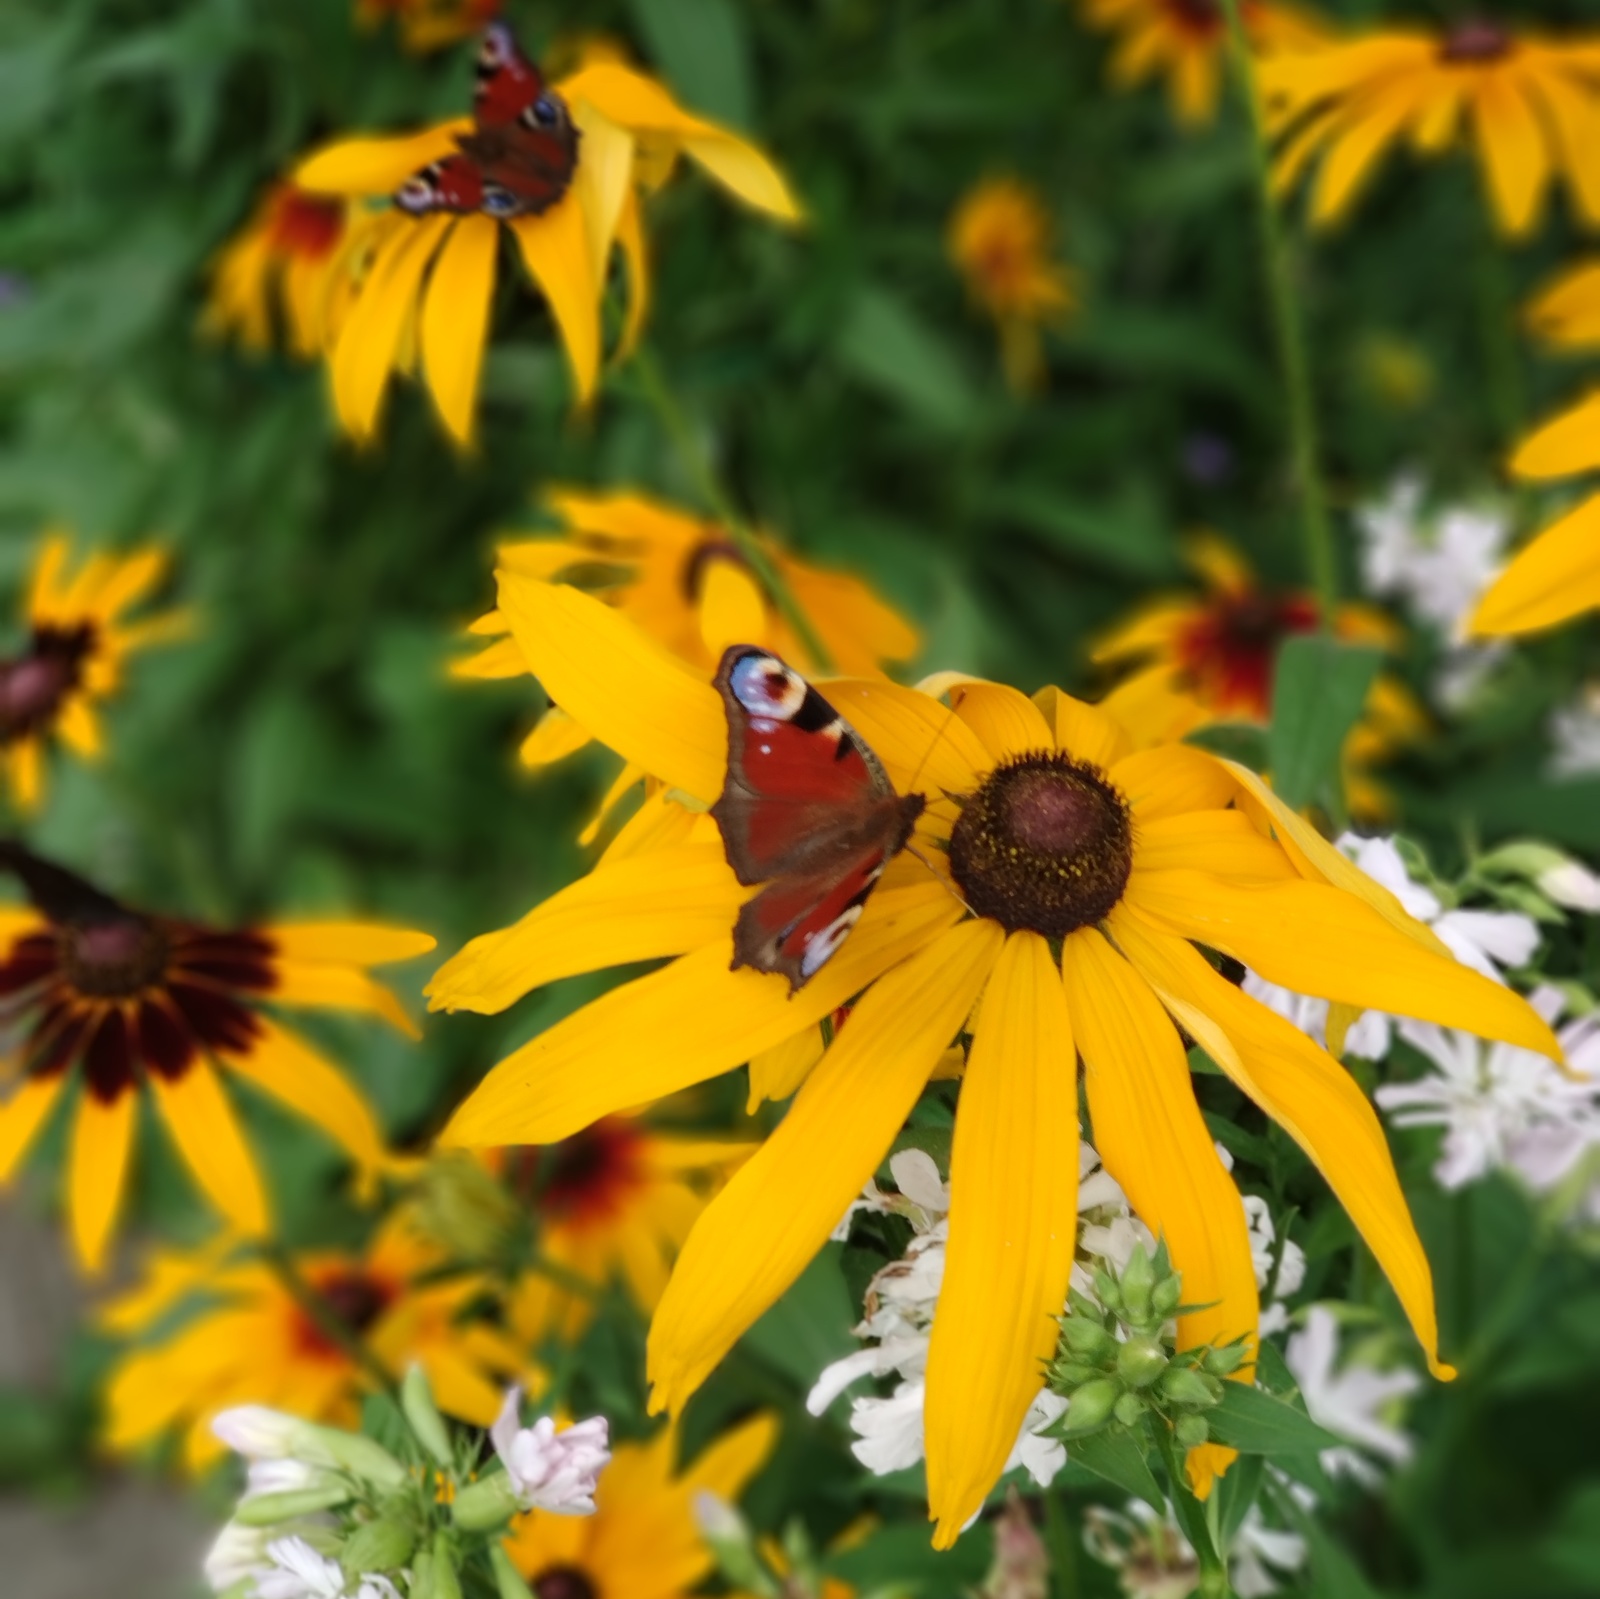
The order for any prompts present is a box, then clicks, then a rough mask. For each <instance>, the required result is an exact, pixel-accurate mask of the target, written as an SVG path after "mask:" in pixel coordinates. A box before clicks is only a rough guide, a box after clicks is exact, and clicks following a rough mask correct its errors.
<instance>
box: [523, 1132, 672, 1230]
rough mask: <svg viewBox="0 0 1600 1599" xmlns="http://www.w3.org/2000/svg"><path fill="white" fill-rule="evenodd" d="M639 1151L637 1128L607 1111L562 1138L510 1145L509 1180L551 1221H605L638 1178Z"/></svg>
mask: <svg viewBox="0 0 1600 1599" xmlns="http://www.w3.org/2000/svg"><path fill="white" fill-rule="evenodd" d="M640 1154H641V1150H640V1137H639V1133H638V1131H637V1130H636V1129H635V1128H634V1127H633V1126H632V1125H631V1124H630V1123H629V1122H627V1121H626V1120H625V1119H623V1118H622V1117H619V1116H607V1117H603V1118H602V1119H601V1120H600V1121H597V1122H596V1123H595V1124H594V1125H593V1126H592V1127H586V1128H585V1129H584V1130H583V1131H582V1132H581V1133H574V1134H573V1136H572V1137H571V1138H564V1139H562V1141H561V1142H560V1143H559V1144H548V1145H542V1146H538V1147H528V1148H519V1149H513V1150H510V1151H508V1158H507V1162H506V1167H505V1172H506V1180H507V1182H508V1183H509V1184H510V1186H511V1188H512V1190H513V1192H515V1193H518V1194H520V1195H521V1196H522V1197H523V1198H524V1199H525V1200H527V1201H528V1203H530V1204H532V1205H534V1206H536V1207H537V1208H538V1210H539V1212H540V1213H541V1214H542V1215H544V1216H546V1217H548V1218H549V1219H550V1220H552V1221H565V1222H576V1223H578V1224H579V1225H582V1224H583V1223H585V1222H595V1221H603V1220H605V1219H607V1218H609V1217H611V1216H614V1215H615V1214H616V1211H617V1208H618V1206H619V1205H621V1203H622V1202H623V1200H624V1199H625V1198H626V1197H627V1195H628V1194H629V1193H630V1192H631V1191H632V1189H633V1188H634V1186H635V1184H636V1183H637V1181H638V1179H639V1177H640V1175H641V1172H640Z"/></svg>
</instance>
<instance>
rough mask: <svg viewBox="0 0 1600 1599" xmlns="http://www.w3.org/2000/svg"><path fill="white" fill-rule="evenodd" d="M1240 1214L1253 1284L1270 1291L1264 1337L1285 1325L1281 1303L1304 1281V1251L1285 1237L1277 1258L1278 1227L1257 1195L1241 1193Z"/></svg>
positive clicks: (1286, 1317)
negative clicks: (1244, 1223) (1245, 1227)
mask: <svg viewBox="0 0 1600 1599" xmlns="http://www.w3.org/2000/svg"><path fill="white" fill-rule="evenodd" d="M1230 1169H1231V1167H1230ZM1244 1214H1245V1220H1246V1221H1247V1222H1248V1223H1249V1226H1250V1261H1251V1264H1252V1265H1253V1266H1254V1267H1255V1271H1256V1287H1257V1288H1259V1289H1261V1290H1263V1291H1265V1290H1266V1289H1267V1288H1268V1287H1269V1286H1270V1287H1271V1290H1272V1294H1271V1298H1270V1300H1269V1302H1268V1303H1266V1304H1264V1305H1263V1306H1262V1307H1261V1323H1260V1326H1259V1329H1258V1330H1259V1332H1260V1334H1261V1336H1262V1337H1263V1338H1266V1337H1269V1336H1271V1334H1273V1333H1275V1332H1282V1331H1283V1329H1284V1328H1285V1327H1287V1326H1288V1325H1289V1311H1288V1308H1287V1307H1286V1306H1285V1305H1284V1303H1283V1302H1284V1300H1285V1299H1287V1298H1288V1297H1289V1295H1290V1294H1292V1293H1294V1292H1296V1291H1297V1290H1298V1289H1299V1287H1300V1285H1301V1283H1303V1282H1304V1281H1305V1280H1306V1252H1305V1250H1303V1249H1302V1248H1301V1247H1300V1246H1299V1244H1297V1243H1296V1242H1295V1241H1294V1240H1293V1239H1292V1238H1286V1239H1284V1241H1283V1248H1282V1251H1281V1254H1282V1259H1281V1260H1280V1259H1279V1254H1280V1251H1279V1249H1278V1229H1277V1228H1276V1227H1275V1226H1274V1225H1273V1222H1272V1210H1271V1208H1270V1206H1269V1205H1268V1204H1267V1202H1266V1200H1265V1199H1263V1198H1262V1197H1261V1195H1259V1194H1246V1195H1245V1196H1244ZM1274 1267H1276V1275H1274Z"/></svg>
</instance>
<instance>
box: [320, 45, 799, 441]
mask: <svg viewBox="0 0 1600 1599" xmlns="http://www.w3.org/2000/svg"><path fill="white" fill-rule="evenodd" d="M547 95H548V96H553V97H554V100H555V101H556V103H557V104H559V105H560V106H564V107H565V109H566V112H567V114H569V115H570V117H571V121H572V125H573V126H574V127H575V128H576V130H577V134H578V141H577V147H576V158H575V159H576V164H575V166H574V168H573V171H572V174H571V178H570V180H569V181H568V182H567V184H566V187H565V188H564V189H561V190H560V192H559V195H558V197H557V198H556V199H554V200H553V201H551V202H550V203H548V204H547V205H546V206H545V207H544V209H542V210H540V211H538V212H537V213H535V212H532V211H530V212H527V213H526V214H523V215H518V216H515V217H513V218H511V219H510V220H509V221H507V222H505V223H501V222H498V221H496V220H495V219H494V218H493V217H492V216H490V215H487V214H484V213H481V212H474V213H471V214H467V215H455V214H452V213H450V212H447V211H435V212H434V213H432V214H430V215H425V216H412V215H409V214H407V213H406V212H405V211H403V210H401V209H399V208H398V207H397V206H391V207H390V208H389V209H388V210H387V211H386V212H385V213H383V215H382V216H381V217H380V218H379V226H380V231H379V232H378V234H377V236H376V239H375V245H374V247H375V255H374V257H373V262H372V268H371V271H370V272H369V273H368V275H367V277H366V279H365V282H364V283H363V284H362V286H361V289H360V293H359V296H358V298H357V299H356V302H355V304H354V306H353V307H352V309H351V312H350V315H349V317H348V319H347V320H346V322H345V324H344V326H343V328H342V329H341V330H340V332H339V335H338V338H337V340H336V342H335V343H334V345H333V347H332V349H331V351H330V355H329V359H330V361H331V364H332V371H333V395H334V403H335V407H336V409H337V411H338V415H339V420H340V421H341V423H343V425H344V426H345V427H346V428H347V429H348V430H349V432H350V433H351V434H353V435H354V436H355V437H356V438H358V439H367V438H370V437H371V436H372V434H373V432H374V431H375V429H376V427H377V424H378V413H379V408H380V406H381V403H382V400H383V395H384V390H385V388H386V386H387V384H388V380H389V374H390V373H391V372H392V371H394V370H401V371H412V370H414V369H415V368H416V366H417V365H418V364H419V362H420V366H421V371H422V375H423V377H424V378H425V380H426V382H427V386H428V389H429V391H430V392H431V394H432V395H433V399H434V402H435V404H436V406H437V407H438V411H439V415H440V418H441V419H442V420H443V422H444V424H445V426H446V428H447V429H448V430H449V431H450V433H451V435H452V436H453V437H454V438H455V439H456V440H457V441H458V442H460V443H462V444H466V443H468V442H469V441H470V439H471V437H472V428H473V420H474V414H475V410H476V404H477V394H478V377H479V373H480V370H481V368H482V365H483V352H484V347H485V345H486V343H487V341H488V337H489V309H490V305H491V303H492V301H493V297H494V285H495V275H496V270H497V266H496V263H497V259H498V256H499V253H500V240H501V230H502V228H504V229H505V230H506V231H507V232H508V233H509V234H510V236H511V238H512V239H513V241H514V242H515V244H516V247H517V251H518V254H519V255H520V257H521V260H522V264H523V266H524V267H525V268H526V270H527V272H528V275H529V277H530V278H531V279H532V280H533V282H534V283H535V284H537V286H538V287H539V289H540V290H541V292H542V293H543V295H544V297H545V300H546V302H547V303H548V305H549V307H550V313H551V316H552V317H553V318H554V319H555V323H556V326H557V327H558V328H559V330H560V333H561V338H562V342H563V343H564V345H565V347H566V352H567V358H568V361H569V363H570V365H571V368H572V376H573V384H574V387H575V389H576V393H577V397H578V400H579V401H580V403H581V402H584V401H587V400H588V399H589V398H590V396H591V395H592V394H593V393H594V389H595V385H596V382H597V381H598V378H599V373H600V359H601V331H600V304H601V300H602V299H603V298H604V295H605V291H606V282H607V278H608V275H609V271H610V264H611V257H612V252H613V250H614V249H616V248H620V249H621V250H622V252H623V254H624V256H625V257H626V258H627V263H628V288H629V305H628V312H627V320H626V325H625V328H624V333H623V345H624V348H626V347H627V346H629V345H630V344H631V343H632V341H633V339H634V338H635V337H636V336H637V334H638V331H639V328H640V327H641V325H642V323H643V319H644V315H645V309H646V303H647V299H648V272H647V267H646V249H645V232H644V220H643V207H642V204H641V200H642V196H643V194H644V193H645V192H646V191H647V190H650V189H654V188H656V187H659V186H660V184H661V183H663V182H665V180H666V178H667V177H668V175H669V174H670V173H671V171H672V169H673V167H674V166H675V165H676V163H677V159H678V157H679V156H680V155H684V156H687V157H688V158H689V159H690V160H692V161H693V162H695V163H696V164H697V165H698V166H699V167H701V168H702V169H703V170H704V171H705V172H707V173H709V174H710V176H711V177H713V178H714V179H715V180H716V181H717V182H718V183H720V184H721V185H722V186H723V187H724V188H725V189H727V190H728V191H729V192H730V193H732V194H733V195H735V196H736V197H737V198H738V199H740V200H742V201H744V202H745V203H746V204H747V205H749V206H751V207H753V208H755V209H756V210H759V211H764V212H765V213H767V214H768V215H769V216H773V217H776V218H778V219H779V220H780V221H783V222H795V221H798V219H799V216H800V208H799V206H798V204H797V203H796V201H795V199H794V196H793V195H792V194H791V193H790V191H789V187H788V185H787V184H786V183H785V181H784V179H783V177H782V175H781V174H780V173H779V172H778V170H777V168H776V167H774V166H773V165H772V163H771V162H770V161H768V160H767V158H766V157H765V156H764V155H762V154H761V152H760V151H759V150H757V149H756V148H755V147H754V146H753V145H751V144H749V143H748V142H747V141H745V140H743V139H741V138H739V137H738V136H737V135H736V134H734V133H731V132H729V131H728V130H727V129H726V128H723V127H719V126H718V125H717V124H715V123H712V122H707V121H705V120H704V119H703V118H700V117H696V116H693V115H691V114H690V113H689V112H687V111H685V110H684V109H683V108H682V107H681V106H679V105H678V104H677V102H676V101H675V100H673V98H672V97H671V95H669V94H668V93H667V91H666V90H665V89H663V88H662V87H661V85H660V84H658V83H656V82H655V81H654V80H653V79H651V78H648V77H646V76H645V75H644V74H643V73H639V72H634V71H633V70H631V69H630V68H628V67H625V66H622V65H619V64H618V63H615V62H599V63H596V64H594V65H590V66H587V67H583V68H580V69H579V70H578V71H577V72H575V73H573V74H571V75H570V76H568V77H565V78H563V79H561V80H560V81H559V82H558V83H556V85H555V86H554V88H553V90H550V91H547ZM472 130H473V122H472V120H471V119H470V118H462V117H458V118H454V119H452V120H451V121H448V122H441V123H437V124H435V125H434V126H433V127H431V128H428V129H425V130H424V131H423V132H421V133H416V134H410V135H407V136H403V137H398V138H374V139H345V140H341V141H340V142H338V143H336V144H333V145H331V146H329V147H328V148H327V149H324V150H322V151H319V152H318V153H317V154H315V155H312V156H311V157H310V158H309V159H307V160H306V161H304V162H303V163H302V164H301V165H300V167H299V168H298V169H297V170H296V172H295V174H294V182H295V183H296V184H297V185H298V186H299V187H300V188H301V189H304V190H306V191H308V192H310V193H313V194H324V195H338V196H342V197H345V198H348V199H351V200H363V201H378V202H383V201H388V200H390V199H391V198H392V197H393V196H394V195H395V193H396V191H397V190H399V189H400V187H401V186H402V185H403V184H406V183H407V182H408V181H409V180H411V179H413V178H415V177H416V176H417V175H418V174H419V173H421V172H423V171H424V169H426V168H429V167H431V166H432V165H433V164H434V163H438V162H443V161H446V160H448V159H450V158H452V157H455V156H457V155H459V154H460V153H461V146H460V140H461V139H462V138H463V136H468V137H470V136H471V135H472Z"/></svg>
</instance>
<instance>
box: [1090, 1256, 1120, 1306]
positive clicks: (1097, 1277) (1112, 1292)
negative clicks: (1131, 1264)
mask: <svg viewBox="0 0 1600 1599" xmlns="http://www.w3.org/2000/svg"><path fill="white" fill-rule="evenodd" d="M1094 1296H1095V1298H1096V1299H1098V1300H1099V1301H1100V1303H1101V1304H1102V1305H1104V1306H1105V1307H1106V1309H1107V1310H1109V1311H1110V1312H1111V1313H1112V1315H1114V1316H1115V1315H1120V1314H1121V1312H1122V1290H1121V1289H1120V1288H1119V1287H1118V1286H1117V1279H1116V1278H1115V1277H1113V1276H1112V1275H1111V1273H1110V1272H1108V1271H1102V1270H1101V1269H1100V1268H1099V1267H1098V1266H1096V1267H1095V1269H1094Z"/></svg>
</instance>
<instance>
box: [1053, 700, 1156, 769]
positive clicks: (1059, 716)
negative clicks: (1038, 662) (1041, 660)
mask: <svg viewBox="0 0 1600 1599" xmlns="http://www.w3.org/2000/svg"><path fill="white" fill-rule="evenodd" d="M1034 701H1035V703H1036V704H1037V705H1038V706H1039V709H1040V710H1041V711H1042V712H1043V713H1044V716H1045V719H1046V720H1047V721H1048V722H1050V723H1051V725H1052V726H1053V727H1054V728H1055V731H1056V748H1057V749H1062V750H1065V751H1066V752H1067V754H1069V755H1071V756H1073V757H1075V758H1076V759H1077V760H1080V761H1088V762H1090V763H1091V764H1092V765H1094V766H1098V767H1101V768H1103V769H1104V770H1107V771H1109V770H1110V769H1111V767H1113V766H1115V765H1116V764H1117V763H1118V762H1119V761H1121V760H1122V759H1123V758H1124V757H1126V756H1128V755H1130V754H1131V753H1132V751H1133V744H1132V742H1131V741H1130V739H1129V738H1128V735H1127V733H1126V731H1125V730H1124V729H1123V728H1121V727H1119V726H1118V725H1117V723H1116V722H1114V721H1113V720H1112V719H1111V718H1110V717H1109V716H1107V715H1106V713H1105V712H1104V711H1103V710H1101V709H1100V707H1099V706H1098V705H1090V704H1088V703H1087V702H1086V701H1084V700H1080V699H1074V698H1073V696H1072V695H1070V694H1068V693H1065V692H1064V691H1063V690H1061V689H1058V688H1054V687H1052V688H1044V689H1041V690H1040V691H1039V693H1038V694H1037V695H1035V696H1034Z"/></svg>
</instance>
